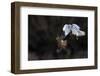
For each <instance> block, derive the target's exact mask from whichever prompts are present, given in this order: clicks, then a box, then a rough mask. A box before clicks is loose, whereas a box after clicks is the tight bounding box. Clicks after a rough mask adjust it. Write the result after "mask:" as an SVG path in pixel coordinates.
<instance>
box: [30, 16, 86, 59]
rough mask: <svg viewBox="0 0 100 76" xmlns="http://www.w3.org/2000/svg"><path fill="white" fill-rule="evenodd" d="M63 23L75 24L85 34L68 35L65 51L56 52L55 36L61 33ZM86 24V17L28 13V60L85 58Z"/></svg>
mask: <svg viewBox="0 0 100 76" xmlns="http://www.w3.org/2000/svg"><path fill="white" fill-rule="evenodd" d="M64 24H77V25H78V26H79V27H80V29H81V30H82V31H84V32H85V33H86V35H85V36H82V37H78V39H77V38H76V37H74V36H73V38H71V37H70V36H69V38H68V39H67V41H68V44H69V46H68V47H67V48H66V50H67V51H65V52H63V51H62V52H60V53H58V52H57V41H56V37H57V36H61V35H62V34H63V30H62V28H63V26H64ZM87 24H88V18H87V17H67V16H66V17H64V16H43V15H28V60H50V59H74V58H87V57H88V50H87V48H88V47H87V44H88V43H87V41H88V40H87V39H88V38H87V37H88V32H87V31H88V25H87ZM68 51H69V54H68Z"/></svg>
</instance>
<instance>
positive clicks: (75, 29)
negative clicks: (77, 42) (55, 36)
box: [71, 24, 85, 36]
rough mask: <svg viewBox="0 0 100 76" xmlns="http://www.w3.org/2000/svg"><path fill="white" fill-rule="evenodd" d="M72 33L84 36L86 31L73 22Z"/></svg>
mask: <svg viewBox="0 0 100 76" xmlns="http://www.w3.org/2000/svg"><path fill="white" fill-rule="evenodd" d="M71 30H72V34H74V35H76V36H84V35H85V32H84V31H81V30H80V27H79V26H78V25H77V24H72V29H71Z"/></svg>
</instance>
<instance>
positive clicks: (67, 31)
mask: <svg viewBox="0 0 100 76" xmlns="http://www.w3.org/2000/svg"><path fill="white" fill-rule="evenodd" d="M63 31H64V35H65V36H67V35H68V34H69V33H70V31H71V25H68V24H65V25H64V27H63Z"/></svg>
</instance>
